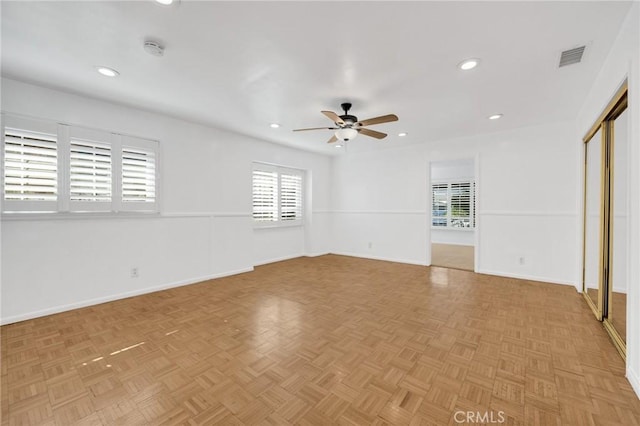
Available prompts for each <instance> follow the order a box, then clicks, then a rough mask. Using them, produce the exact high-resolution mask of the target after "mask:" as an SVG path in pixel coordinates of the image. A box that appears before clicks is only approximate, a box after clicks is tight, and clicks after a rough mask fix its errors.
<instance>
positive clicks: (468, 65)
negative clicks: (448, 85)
mask: <svg viewBox="0 0 640 426" xmlns="http://www.w3.org/2000/svg"><path fill="white" fill-rule="evenodd" d="M479 63H480V59H476V58H470V59H465V60H464V61H462V62H460V63H459V64H458V68H460V69H461V70H463V71H469V70H472V69H474V68H475V67H477V66H478V64H479Z"/></svg>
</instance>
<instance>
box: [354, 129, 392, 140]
mask: <svg viewBox="0 0 640 426" xmlns="http://www.w3.org/2000/svg"><path fill="white" fill-rule="evenodd" d="M358 132H360V133H362V134H363V135H365V136H371V137H372V138H376V139H384V138H386V137H387V134H386V133H382V132H376V131H375V130H371V129H358Z"/></svg>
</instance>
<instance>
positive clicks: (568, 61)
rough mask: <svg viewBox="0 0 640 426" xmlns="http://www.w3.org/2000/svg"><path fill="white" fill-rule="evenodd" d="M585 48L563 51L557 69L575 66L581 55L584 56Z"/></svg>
mask: <svg viewBox="0 0 640 426" xmlns="http://www.w3.org/2000/svg"><path fill="white" fill-rule="evenodd" d="M585 47H587V46H580V47H576V48H573V49H569V50H565V51H564V52H562V54H561V55H560V64H558V67H559V68H562V67H566V66H567V65H572V64H577V63H578V62H580V61H581V60H582V55H583V54H584V49H585Z"/></svg>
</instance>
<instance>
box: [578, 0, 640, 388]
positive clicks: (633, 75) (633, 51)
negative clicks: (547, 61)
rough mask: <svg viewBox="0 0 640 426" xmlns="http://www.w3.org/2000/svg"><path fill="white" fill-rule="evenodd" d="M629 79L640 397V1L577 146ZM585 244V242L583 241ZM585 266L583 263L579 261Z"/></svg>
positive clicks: (632, 293) (604, 72) (630, 264)
mask: <svg viewBox="0 0 640 426" xmlns="http://www.w3.org/2000/svg"><path fill="white" fill-rule="evenodd" d="M625 78H628V83H629V107H628V110H627V114H628V118H629V119H628V128H627V135H628V138H629V146H628V162H627V166H628V167H627V170H628V174H627V182H628V185H629V188H632V189H633V188H635V190H630V191H629V200H628V201H629V205H628V215H629V216H628V227H629V231H628V235H629V236H630V238H629V240H628V244H627V250H626V252H627V256H628V257H627V260H626V264H627V277H628V283H629V285H628V288H627V377H628V379H629V381H630V382H631V385H632V386H633V388H634V390H635V392H636V394H638V396H640V310H639V309H638V306H640V191H638V190H637V188H640V168H639V167H638V165H639V164H640V99H639V97H638V96H639V95H638V94H639V93H640V4H639V3H637V2H634V4H633V6H632V7H631V9H630V11H629V14H628V15H627V18H626V20H625V22H624V24H623V25H622V27H621V28H620V33H619V34H618V37H617V39H616V41H615V43H614V45H613V47H612V49H611V51H610V52H609V55H608V57H607V59H606V61H605V63H604V65H603V66H602V69H601V70H600V73H599V75H598V77H597V79H596V81H595V83H594V85H593V86H592V88H591V90H590V91H589V93H588V95H587V99H586V102H585V103H584V105H583V107H582V109H581V111H580V114H579V116H578V119H577V128H576V134H575V136H574V141H575V144H576V145H577V146H580V145H581V144H582V142H581V139H582V137H583V136H584V134H585V133H586V132H587V130H588V129H589V128H590V127H591V125H592V124H593V123H594V122H595V120H596V119H597V117H598V116H599V115H600V113H601V112H602V111H603V110H604V108H605V107H606V105H607V103H608V102H609V100H610V99H611V97H612V96H613V95H614V93H616V91H617V89H618V87H619V86H620V84H621V83H622V82H623V81H624V79H625ZM580 243H581V242H580ZM579 267H580V268H581V267H582V266H581V263H580V262H579Z"/></svg>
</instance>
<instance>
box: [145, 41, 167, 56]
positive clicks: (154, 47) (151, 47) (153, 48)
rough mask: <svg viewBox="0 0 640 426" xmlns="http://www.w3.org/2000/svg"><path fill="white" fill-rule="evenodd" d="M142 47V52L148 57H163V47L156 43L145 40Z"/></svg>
mask: <svg viewBox="0 0 640 426" xmlns="http://www.w3.org/2000/svg"><path fill="white" fill-rule="evenodd" d="M142 47H143V48H144V51H145V52H147V53H148V54H149V55H153V56H162V55H164V46H163V45H161V44H160V43H159V42H157V41H154V40H146V41H145V42H144V45H143V46H142Z"/></svg>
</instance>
